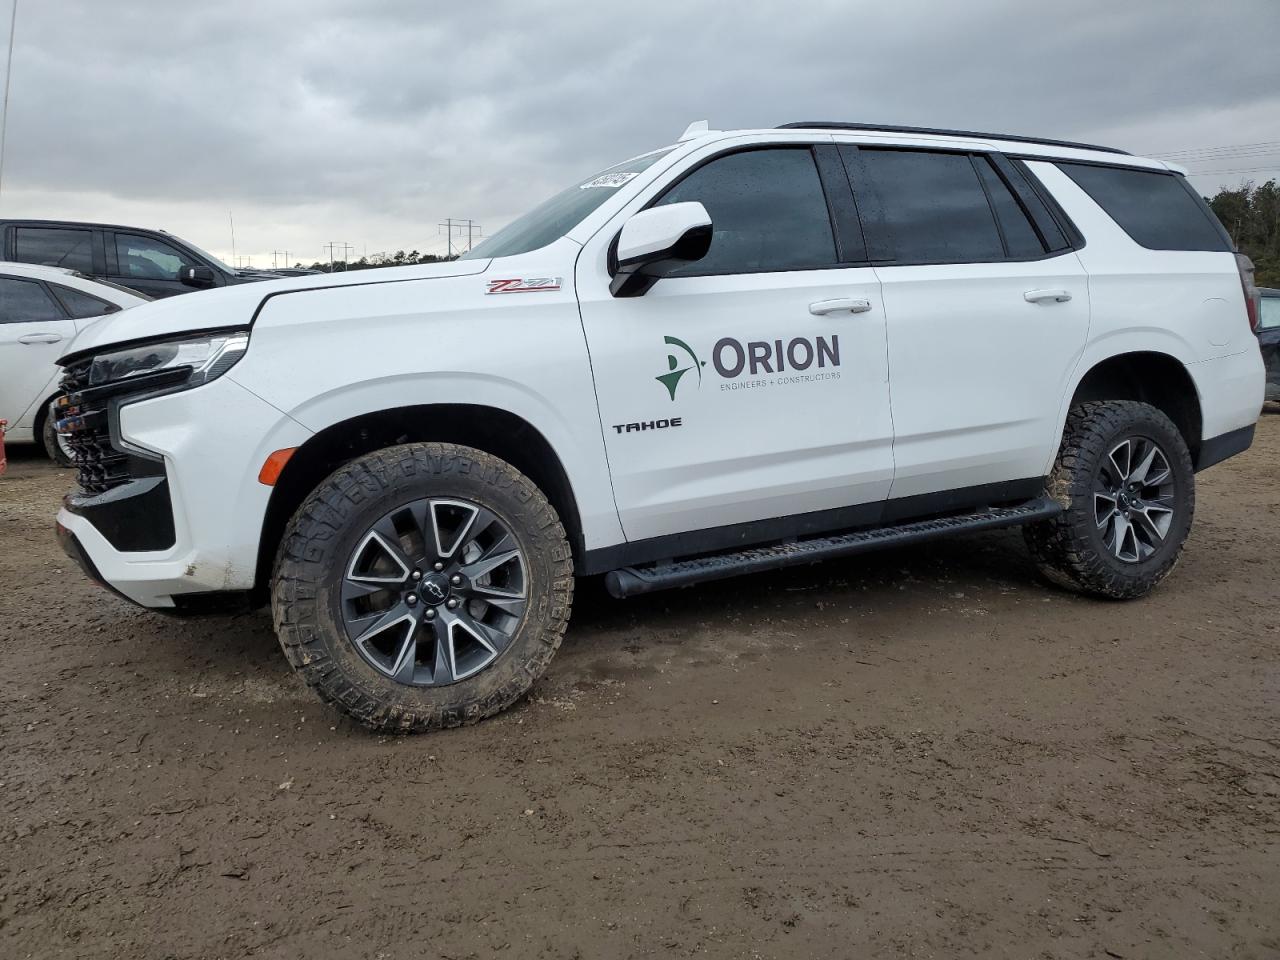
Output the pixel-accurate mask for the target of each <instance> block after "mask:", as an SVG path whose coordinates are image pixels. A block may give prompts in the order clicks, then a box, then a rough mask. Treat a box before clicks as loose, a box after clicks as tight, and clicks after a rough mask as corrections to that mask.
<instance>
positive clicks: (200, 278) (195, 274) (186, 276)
mask: <svg viewBox="0 0 1280 960" xmlns="http://www.w3.org/2000/svg"><path fill="white" fill-rule="evenodd" d="M178 279H179V280H180V281H182V283H184V284H185V285H186V286H188V287H195V288H196V289H198V290H203V289H205V288H207V287H212V286H213V285H214V276H213V268H212V267H182V268H180V269H179V270H178Z"/></svg>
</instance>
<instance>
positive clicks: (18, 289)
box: [0, 277, 66, 323]
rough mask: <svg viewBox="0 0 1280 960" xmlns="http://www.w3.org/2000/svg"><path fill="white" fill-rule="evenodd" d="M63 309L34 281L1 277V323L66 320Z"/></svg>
mask: <svg viewBox="0 0 1280 960" xmlns="http://www.w3.org/2000/svg"><path fill="white" fill-rule="evenodd" d="M65 319H66V317H64V316H63V314H62V309H61V308H60V307H59V306H58V305H57V304H56V303H54V301H53V298H52V297H50V296H49V294H48V293H46V292H45V289H44V287H43V286H41V285H40V284H39V283H37V282H36V281H34V280H19V279H17V278H15V277H0V323H47V322H49V321H52V320H65Z"/></svg>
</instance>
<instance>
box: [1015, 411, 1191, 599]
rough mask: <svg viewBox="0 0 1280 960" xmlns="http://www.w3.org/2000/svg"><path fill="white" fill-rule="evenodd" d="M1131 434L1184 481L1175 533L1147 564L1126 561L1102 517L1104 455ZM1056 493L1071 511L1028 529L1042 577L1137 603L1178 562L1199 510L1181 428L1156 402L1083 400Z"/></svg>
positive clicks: (1056, 476)
mask: <svg viewBox="0 0 1280 960" xmlns="http://www.w3.org/2000/svg"><path fill="white" fill-rule="evenodd" d="M1126 437H1141V438H1147V439H1150V440H1153V441H1155V443H1157V444H1158V445H1159V446H1160V448H1161V449H1162V450H1163V451H1164V453H1165V455H1166V458H1167V460H1168V464H1169V468H1170V470H1171V471H1172V473H1173V482H1174V484H1175V485H1176V499H1175V507H1174V516H1173V519H1172V521H1171V524H1170V528H1169V530H1168V533H1167V534H1166V536H1165V538H1164V541H1163V543H1162V544H1161V545H1160V547H1159V548H1158V549H1156V551H1155V552H1154V553H1153V554H1152V555H1151V556H1150V557H1147V558H1146V559H1144V560H1142V561H1140V562H1126V561H1123V560H1120V559H1118V558H1117V557H1116V556H1115V555H1113V553H1112V552H1111V551H1108V550H1106V549H1105V546H1104V543H1103V539H1102V534H1101V533H1100V531H1099V528H1098V522H1097V520H1096V519H1095V514H1094V482H1095V479H1096V478H1097V476H1098V474H1099V470H1100V469H1101V468H1102V461H1103V458H1105V457H1107V456H1108V453H1109V452H1110V451H1111V450H1112V449H1113V448H1114V446H1115V445H1116V444H1117V443H1120V442H1121V441H1123V439H1125V438H1126ZM1048 493H1049V496H1050V497H1051V498H1052V499H1053V500H1055V501H1057V502H1058V503H1060V504H1061V505H1062V507H1063V512H1062V513H1061V514H1059V515H1058V516H1057V517H1054V518H1053V519H1050V520H1044V521H1041V522H1039V523H1034V524H1028V525H1027V526H1026V527H1024V528H1023V534H1024V537H1025V539H1026V543H1027V547H1028V549H1029V550H1030V552H1031V556H1032V558H1033V559H1034V560H1035V562H1036V565H1037V567H1038V568H1039V570H1040V572H1041V574H1042V575H1043V576H1044V577H1045V578H1046V579H1048V580H1049V581H1050V582H1052V583H1055V584H1057V585H1059V586H1063V587H1067V588H1070V589H1076V590H1079V591H1082V592H1084V593H1089V594H1093V595H1095V596H1099V597H1107V598H1111V599H1116V600H1129V599H1134V598H1136V597H1141V596H1144V595H1145V594H1147V593H1148V592H1150V591H1151V590H1152V589H1153V588H1154V587H1155V586H1156V585H1157V584H1158V583H1160V581H1162V580H1163V579H1164V578H1165V577H1167V576H1168V575H1169V573H1170V572H1171V571H1172V570H1173V568H1174V567H1175V566H1176V565H1177V563H1178V559H1179V558H1180V557H1181V555H1182V546H1183V543H1184V542H1185V541H1186V538H1187V534H1188V533H1190V531H1191V521H1192V517H1193V515H1194V513H1195V471H1194V469H1193V467H1192V464H1191V454H1190V451H1189V450H1188V449H1187V444H1186V441H1185V440H1184V439H1183V437H1182V434H1181V432H1180V431H1179V430H1178V428H1177V427H1176V426H1174V424H1173V421H1171V420H1170V419H1169V418H1168V417H1167V416H1165V414H1164V413H1162V412H1161V411H1159V410H1157V409H1156V408H1155V407H1153V406H1151V405H1149V404H1146V403H1139V402H1136V401H1132V400H1105V401H1095V402H1089V403H1081V404H1078V405H1076V406H1075V407H1072V409H1071V412H1070V413H1069V414H1068V415H1067V423H1066V428H1065V430H1064V431H1063V437H1062V446H1061V448H1060V449H1059V451H1058V457H1057V460H1056V461H1055V462H1054V465H1053V470H1052V472H1051V473H1050V475H1049V480H1048Z"/></svg>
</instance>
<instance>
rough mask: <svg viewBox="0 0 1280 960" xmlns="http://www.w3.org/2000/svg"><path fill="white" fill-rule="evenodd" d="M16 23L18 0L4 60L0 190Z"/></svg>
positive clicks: (0, 122) (10, 26)
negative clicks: (7, 50)
mask: <svg viewBox="0 0 1280 960" xmlns="http://www.w3.org/2000/svg"><path fill="white" fill-rule="evenodd" d="M17 25H18V0H13V12H12V13H10V14H9V55H8V56H7V57H6V58H5V61H4V104H3V106H0V191H3V190H4V137H5V132H6V130H7V129H8V127H9V78H10V77H11V76H12V75H13V34H14V31H15V29H16V28H17Z"/></svg>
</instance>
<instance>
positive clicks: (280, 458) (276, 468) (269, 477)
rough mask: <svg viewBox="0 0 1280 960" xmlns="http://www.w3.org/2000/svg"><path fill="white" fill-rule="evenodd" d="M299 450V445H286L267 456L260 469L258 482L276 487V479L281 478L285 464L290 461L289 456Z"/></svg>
mask: <svg viewBox="0 0 1280 960" xmlns="http://www.w3.org/2000/svg"><path fill="white" fill-rule="evenodd" d="M297 450H298V448H297V447H285V448H284V449H283V450H277V451H276V452H275V453H273V454H271V456H269V457H267V459H266V462H264V463H263V464H262V469H261V470H259V471H258V482H259V483H261V484H263V485H265V486H268V487H274V486H275V485H276V481H277V480H279V479H280V474H281V473H283V472H284V465H285V464H286V463H288V462H289V458H290V457H292V456H293V455H294V453H296V452H297Z"/></svg>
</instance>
